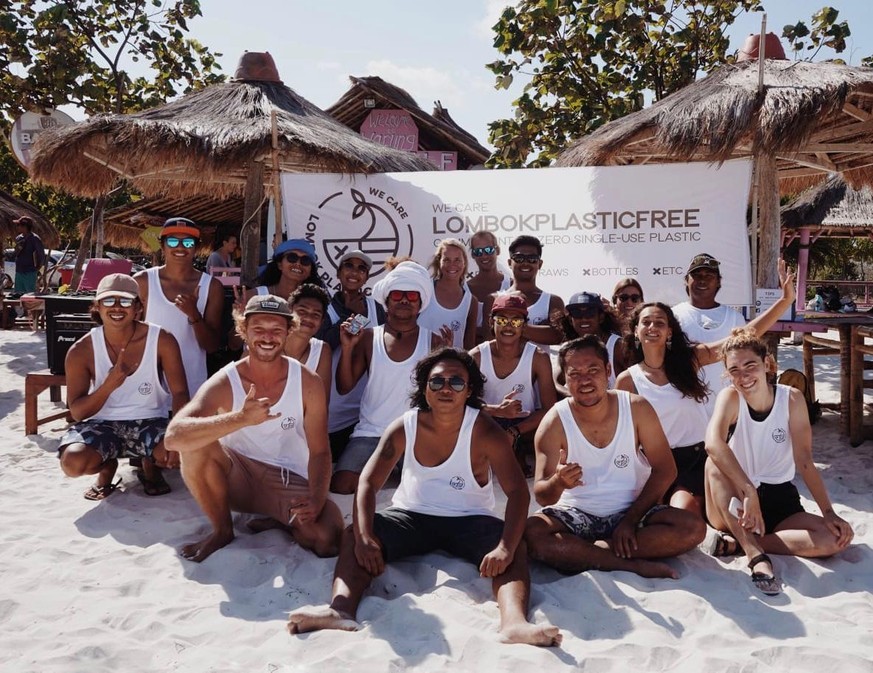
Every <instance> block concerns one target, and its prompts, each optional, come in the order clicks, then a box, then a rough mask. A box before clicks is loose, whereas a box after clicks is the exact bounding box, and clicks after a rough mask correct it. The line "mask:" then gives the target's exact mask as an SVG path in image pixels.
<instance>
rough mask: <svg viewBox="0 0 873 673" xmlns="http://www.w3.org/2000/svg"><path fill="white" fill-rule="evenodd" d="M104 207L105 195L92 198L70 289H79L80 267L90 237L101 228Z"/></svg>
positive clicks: (88, 245)
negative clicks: (92, 208) (91, 206)
mask: <svg viewBox="0 0 873 673" xmlns="http://www.w3.org/2000/svg"><path fill="white" fill-rule="evenodd" d="M105 208H106V195H105V194H101V195H100V196H98V197H97V198H96V199H95V200H94V210H92V211H91V222H90V223H89V224H88V229H87V230H86V231H85V233H84V235H83V236H82V240H81V242H80V243H79V252H78V254H77V255H76V266H75V268H74V269H73V277H72V278H71V279H70V289H71V290H73V291H75V290H77V289H79V281H80V280H82V267H83V266H85V259H87V257H88V249H89V248H90V247H91V238H92V237H93V236H94V232H96V231H97V229H98V227H99V229H100V230H101V231H102V230H103V211H104V210H105Z"/></svg>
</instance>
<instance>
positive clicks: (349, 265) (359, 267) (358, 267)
mask: <svg viewBox="0 0 873 673" xmlns="http://www.w3.org/2000/svg"><path fill="white" fill-rule="evenodd" d="M341 266H342V268H344V269H348V270H349V271H357V272H358V273H369V272H370V270H369V269H368V268H367V265H366V264H364V263H363V262H361V263H360V264H355V263H354V262H348V261H347V262H343V263H342V264H341Z"/></svg>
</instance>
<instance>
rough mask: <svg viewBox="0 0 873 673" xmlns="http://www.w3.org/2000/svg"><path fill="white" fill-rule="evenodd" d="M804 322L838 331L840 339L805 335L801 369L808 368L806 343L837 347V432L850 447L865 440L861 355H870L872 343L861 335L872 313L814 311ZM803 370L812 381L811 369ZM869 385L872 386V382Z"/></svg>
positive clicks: (871, 321) (872, 319)
mask: <svg viewBox="0 0 873 673" xmlns="http://www.w3.org/2000/svg"><path fill="white" fill-rule="evenodd" d="M805 322H807V323H811V324H814V325H822V326H827V327H829V328H834V329H836V330H837V331H838V332H839V335H840V339H839V342H835V341H833V340H832V339H824V338H822V337H815V336H811V335H808V334H807V335H804V337H803V342H804V369H808V368H809V367H811V361H812V358H811V357H809V358H807V344H809V345H811V346H819V347H820V348H822V349H828V348H830V347H834V348H838V351H831V353H830V354H834V355H835V354H836V353H837V352H838V353H839V356H840V431H841V433H842V434H843V435H847V436H848V437H849V443H850V444H851V445H852V446H858V445H859V444H861V442H863V441H864V387H865V385H864V369H865V366H864V356H865V355H873V346H866V345H865V344H864V336H865V333H867V334H868V335H869V334H870V328H871V327H873V316H871V315H870V314H867V313H817V314H807V315H806V320H805ZM837 344H839V345H838V347H837ZM820 354H829V353H820ZM805 373H806V376H807V379H809V380H814V379H813V377H812V376H810V374H811V372H809V371H807V372H805ZM868 387H873V384H871V386H868Z"/></svg>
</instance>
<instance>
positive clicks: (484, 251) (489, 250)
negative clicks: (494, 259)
mask: <svg viewBox="0 0 873 673" xmlns="http://www.w3.org/2000/svg"><path fill="white" fill-rule="evenodd" d="M470 252H472V253H473V257H481V256H482V255H493V254H494V253H495V252H497V247H496V246H494V245H483V246H482V247H481V248H473V249H472V250H470Z"/></svg>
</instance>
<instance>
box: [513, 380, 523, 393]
mask: <svg viewBox="0 0 873 673" xmlns="http://www.w3.org/2000/svg"><path fill="white" fill-rule="evenodd" d="M512 392H514V393H515V394H516V395H519V394H521V393H523V392H524V384H523V383H516V384H515V385H514V386H512Z"/></svg>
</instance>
